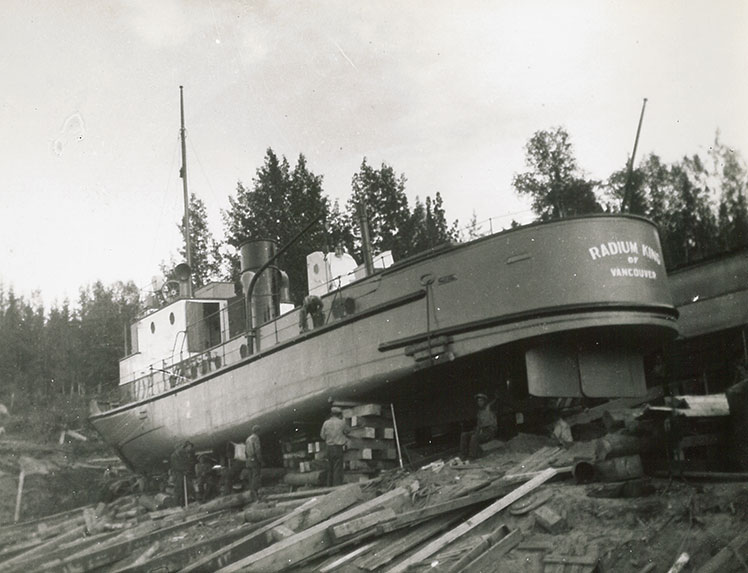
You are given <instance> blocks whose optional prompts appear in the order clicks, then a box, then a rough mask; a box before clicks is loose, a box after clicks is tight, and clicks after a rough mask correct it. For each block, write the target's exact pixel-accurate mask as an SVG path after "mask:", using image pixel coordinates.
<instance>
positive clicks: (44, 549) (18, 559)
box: [0, 524, 86, 573]
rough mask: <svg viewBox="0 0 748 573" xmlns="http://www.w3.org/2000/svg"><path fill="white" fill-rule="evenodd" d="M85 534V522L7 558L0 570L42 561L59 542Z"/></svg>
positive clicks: (4, 570)
mask: <svg viewBox="0 0 748 573" xmlns="http://www.w3.org/2000/svg"><path fill="white" fill-rule="evenodd" d="M85 534H86V526H85V524H84V525H79V526H78V527H75V528H74V529H71V530H70V531H68V532H66V533H63V534H61V535H58V536H57V537H54V538H52V539H50V540H49V541H47V542H45V543H42V544H41V545H37V546H36V547H34V548H32V549H29V550H28V551H24V552H23V553H21V554H20V555H16V556H15V557H13V558H11V559H8V560H7V561H5V562H4V563H2V564H0V571H2V572H3V573H5V572H6V571H12V570H13V569H14V568H16V567H18V566H22V567H25V566H26V564H29V565H30V566H33V565H34V564H38V563H42V562H43V561H44V559H45V558H46V556H47V555H48V554H49V553H50V552H52V551H53V550H55V549H57V548H58V547H59V546H60V545H61V544H63V543H65V542H66V541H72V540H74V539H77V538H78V537H82V536H84V535H85Z"/></svg>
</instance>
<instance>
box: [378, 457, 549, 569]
mask: <svg viewBox="0 0 748 573" xmlns="http://www.w3.org/2000/svg"><path fill="white" fill-rule="evenodd" d="M556 474H557V470H556V469H555V468H548V469H547V470H545V471H543V472H541V473H540V474H538V475H537V476H536V477H534V478H533V479H531V480H530V481H528V482H527V483H525V484H524V485H521V486H520V487H518V488H517V489H515V490H514V491H512V492H511V493H510V494H508V495H505V496H504V497H502V498H501V499H499V500H497V501H496V502H494V503H492V504H491V505H489V506H488V507H487V508H485V509H484V510H483V511H481V512H479V513H477V514H476V515H474V516H473V517H471V518H470V519H468V520H467V521H466V522H465V523H463V524H462V525H459V526H457V527H456V528H454V529H453V530H452V531H449V532H447V533H446V534H444V535H442V536H441V537H439V538H438V539H436V540H435V541H433V542H431V543H429V544H428V545H427V546H426V547H424V548H423V549H421V550H419V551H417V552H416V553H415V554H413V555H411V556H410V557H409V558H408V559H406V560H405V561H403V562H402V563H399V564H398V565H397V566H396V567H394V568H392V569H390V573H401V572H403V571H405V570H406V569H407V568H408V567H409V566H410V565H412V564H416V563H420V562H422V561H423V560H424V559H428V558H429V557H431V555H433V554H434V553H436V552H437V551H439V550H440V549H442V548H443V547H445V546H446V545H448V544H449V543H452V542H453V541H454V540H455V539H458V538H459V537H461V536H462V535H464V534H465V533H467V532H468V531H471V530H472V529H473V528H475V527H477V526H478V525H480V524H481V523H483V522H484V521H486V520H487V519H489V518H490V517H493V516H494V515H496V514H497V513H499V512H500V511H501V510H503V509H504V508H506V507H508V506H510V505H511V504H513V503H514V502H515V501H517V500H518V499H519V498H521V497H522V496H524V495H526V494H528V493H530V492H531V491H532V490H534V489H535V488H537V487H538V486H540V485H542V484H544V483H545V482H546V481H548V480H549V479H551V478H552V477H554V476H555V475H556Z"/></svg>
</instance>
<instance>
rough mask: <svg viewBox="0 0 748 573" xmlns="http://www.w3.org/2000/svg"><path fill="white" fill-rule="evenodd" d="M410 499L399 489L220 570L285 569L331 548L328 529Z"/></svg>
mask: <svg viewBox="0 0 748 573" xmlns="http://www.w3.org/2000/svg"><path fill="white" fill-rule="evenodd" d="M408 499H409V492H408V490H407V489H405V488H396V489H394V490H391V491H389V492H387V493H385V494H383V495H380V496H379V497H376V498H374V499H372V500H370V501H367V502H366V503H362V504H358V505H356V506H354V507H352V508H351V509H349V510H347V511H345V512H343V513H340V514H338V515H335V516H333V517H331V518H330V519H328V520H326V521H323V522H322V523H318V524H317V525H315V526H312V527H310V528H309V529H305V530H304V531H301V532H299V533H297V534H296V535H294V536H293V537H289V538H288V539H284V540H283V541H279V542H278V543H275V544H273V545H271V546H270V547H267V548H265V549H263V550H261V551H258V552H257V553H255V554H253V555H249V556H248V557H246V558H244V559H241V560H239V561H237V562H235V563H232V564H231V565H229V566H227V567H224V568H223V569H220V571H221V573H230V572H232V571H258V572H267V571H282V570H283V569H287V568H289V567H292V566H293V565H295V564H296V563H298V562H300V561H302V560H304V559H305V558H306V557H308V556H309V555H312V554H314V553H317V552H319V551H321V550H324V549H325V548H326V547H329V546H330V545H331V541H330V538H329V536H328V535H327V529H328V528H329V527H330V526H331V525H335V524H337V523H342V522H343V521H346V520H349V519H351V518H353V517H357V516H359V515H362V514H366V513H368V512H370V511H372V510H373V509H376V508H380V507H393V508H397V507H401V506H402V505H403V504H404V503H406V502H407V501H408Z"/></svg>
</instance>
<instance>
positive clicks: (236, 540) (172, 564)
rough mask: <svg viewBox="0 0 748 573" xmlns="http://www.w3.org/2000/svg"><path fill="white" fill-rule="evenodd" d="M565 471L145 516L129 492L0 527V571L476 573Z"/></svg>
mask: <svg viewBox="0 0 748 573" xmlns="http://www.w3.org/2000/svg"><path fill="white" fill-rule="evenodd" d="M362 427H366V426H362ZM355 439H359V440H364V439H369V440H385V439H386V438H384V437H381V438H380V437H377V436H375V437H373V438H355ZM550 453H552V452H548V451H545V452H542V454H541V455H536V456H535V457H533V458H532V459H528V460H527V461H526V463H524V464H522V468H521V469H523V470H532V469H534V468H541V467H542V466H543V465H544V464H543V460H545V461H547V460H548V459H549V454H550ZM566 471H568V470H563V469H562V470H558V469H553V468H546V469H535V471H523V472H521V475H517V474H515V475H512V476H509V477H507V478H499V479H495V478H483V477H480V478H477V477H476V478H475V479H467V478H466V477H465V476H464V474H462V476H461V477H462V479H460V480H456V481H455V480H454V479H453V480H447V482H445V485H444V486H443V488H442V491H441V494H442V495H438V496H436V497H433V495H432V494H433V493H434V487H435V486H434V484H431V485H429V486H426V487H425V489H424V488H422V487H421V486H420V485H419V481H418V480H417V479H413V478H408V479H405V480H403V481H401V482H397V483H395V482H393V483H392V484H391V485H389V486H385V487H382V489H379V490H376V491H375V489H374V488H375V487H380V486H381V485H380V486H376V485H375V484H373V483H372V482H370V483H368V484H347V485H343V486H339V487H336V488H319V489H314V490H305V491H297V492H290V493H281V494H271V495H268V496H266V498H264V499H263V501H262V502H252V503H251V502H250V496H249V494H248V493H243V494H235V495H229V496H224V497H221V498H217V499H214V500H212V501H210V502H206V503H202V504H197V503H195V504H190V506H189V507H188V508H170V509H166V510H152V507H153V506H154V505H153V503H150V501H152V500H148V499H146V498H147V496H138V497H136V496H126V497H124V498H121V499H118V500H117V501H116V502H113V503H111V504H99V505H98V506H91V507H86V508H81V509H80V510H76V511H73V512H70V513H69V514H65V515H61V516H53V518H49V519H48V521H47V523H42V522H39V523H33V524H23V525H22V524H19V525H17V526H12V527H9V528H4V530H0V550H1V551H3V553H4V555H3V557H4V559H3V560H0V573H15V572H19V573H20V572H25V571H28V570H38V571H92V570H107V571H118V572H120V573H123V572H135V571H157V570H158V571H177V570H179V571H223V572H230V571H287V570H297V571H298V570H312V569H313V570H319V571H323V572H325V573H329V572H331V571H336V570H342V568H344V567H345V566H346V565H350V566H352V567H355V568H356V570H361V571H375V570H376V571H395V572H396V571H405V570H411V569H418V568H424V567H427V568H431V567H432V565H431V564H433V563H435V562H436V563H443V564H448V566H445V567H439V568H438V570H449V571H457V570H459V571H480V570H485V567H486V563H497V562H498V561H499V560H501V559H502V556H503V555H505V554H507V553H509V552H511V551H512V550H513V549H514V548H516V547H517V545H518V544H519V543H520V542H521V540H522V533H521V530H520V528H519V527H514V526H512V527H511V528H509V527H507V526H506V525H504V524H503V522H502V521H501V520H503V517H502V512H505V511H506V513H508V509H509V508H510V507H511V506H512V505H513V504H515V503H516V502H517V501H518V500H522V499H523V498H524V497H525V496H529V495H531V494H532V493H533V492H534V491H535V490H536V489H538V488H541V487H542V486H543V485H544V484H545V483H546V482H548V481H549V480H551V479H552V478H554V477H555V476H556V475H559V473H564V472H566ZM449 481H452V482H455V485H447V484H448V483H449ZM381 483H383V482H380V484H381ZM421 489H423V491H421ZM548 498H549V496H548V495H546V496H545V497H544V499H548ZM145 502H148V503H145ZM513 515H514V513H513ZM507 518H509V516H508V515H507ZM525 519H531V518H530V517H529V516H527V517H525ZM497 520H498V521H497ZM486 526H489V528H488V529H487V528H486Z"/></svg>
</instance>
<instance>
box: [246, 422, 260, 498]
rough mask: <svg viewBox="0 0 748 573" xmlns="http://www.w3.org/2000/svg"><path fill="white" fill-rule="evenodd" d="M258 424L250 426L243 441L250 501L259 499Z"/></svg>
mask: <svg viewBox="0 0 748 573" xmlns="http://www.w3.org/2000/svg"><path fill="white" fill-rule="evenodd" d="M259 432H260V426H257V425H254V426H252V433H251V434H250V435H249V437H248V438H247V440H246V441H245V442H244V444H245V446H246V452H247V462H246V465H247V474H248V475H247V485H248V487H249V491H251V492H252V501H257V500H259V499H260V493H259V491H260V471H261V470H262V447H261V445H260V436H259V435H258V434H259Z"/></svg>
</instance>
